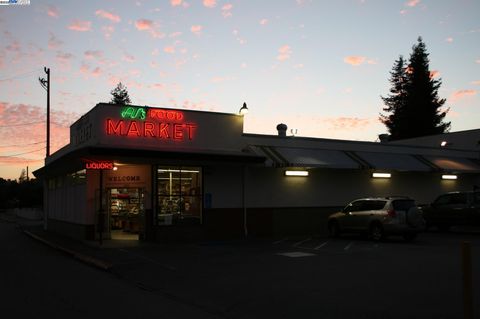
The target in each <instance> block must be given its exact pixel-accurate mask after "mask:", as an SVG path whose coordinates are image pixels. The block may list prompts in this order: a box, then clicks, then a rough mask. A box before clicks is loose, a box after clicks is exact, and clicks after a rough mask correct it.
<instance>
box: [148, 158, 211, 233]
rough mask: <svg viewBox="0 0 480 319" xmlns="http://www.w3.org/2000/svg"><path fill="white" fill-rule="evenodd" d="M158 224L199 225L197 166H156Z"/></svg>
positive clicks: (199, 197) (199, 175)
mask: <svg viewBox="0 0 480 319" xmlns="http://www.w3.org/2000/svg"><path fill="white" fill-rule="evenodd" d="M157 176H158V177H157V186H158V215H157V223H158V225H173V224H199V223H200V222H201V216H202V179H201V177H202V175H201V169H200V167H159V168H158V170H157Z"/></svg>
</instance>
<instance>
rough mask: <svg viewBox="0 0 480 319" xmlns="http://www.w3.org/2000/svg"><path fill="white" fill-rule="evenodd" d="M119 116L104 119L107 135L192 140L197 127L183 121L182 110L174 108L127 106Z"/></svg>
mask: <svg viewBox="0 0 480 319" xmlns="http://www.w3.org/2000/svg"><path fill="white" fill-rule="evenodd" d="M120 116H121V117H122V119H112V118H108V119H106V122H105V131H106V133H107V135H110V136H112V135H113V136H128V137H144V138H158V139H164V140H174V141H183V140H193V138H194V135H195V130H196V128H197V125H195V124H194V123H188V122H185V121H184V114H183V112H181V111H175V110H164V109H156V108H150V109H145V108H143V107H133V106H129V107H125V108H124V109H123V110H122V111H121V112H120Z"/></svg>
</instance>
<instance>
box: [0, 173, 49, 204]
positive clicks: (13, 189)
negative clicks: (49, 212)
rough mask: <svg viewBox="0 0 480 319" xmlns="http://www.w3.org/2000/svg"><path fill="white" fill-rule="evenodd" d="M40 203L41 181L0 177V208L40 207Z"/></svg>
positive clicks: (41, 198)
mask: <svg viewBox="0 0 480 319" xmlns="http://www.w3.org/2000/svg"><path fill="white" fill-rule="evenodd" d="M42 205H43V185H42V182H41V181H39V180H37V179H29V180H23V181H17V180H10V179H3V178H0V209H8V208H23V207H42Z"/></svg>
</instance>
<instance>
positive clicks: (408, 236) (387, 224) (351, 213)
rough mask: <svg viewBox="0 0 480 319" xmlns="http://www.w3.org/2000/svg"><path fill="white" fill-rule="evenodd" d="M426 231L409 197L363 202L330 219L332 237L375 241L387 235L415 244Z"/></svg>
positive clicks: (352, 204) (354, 202)
mask: <svg viewBox="0 0 480 319" xmlns="http://www.w3.org/2000/svg"><path fill="white" fill-rule="evenodd" d="M424 229H425V221H424V219H423V217H422V215H421V212H420V210H419V209H418V207H417V205H416V204H415V200H413V199H411V198H408V197H399V196H396V197H382V198H362V199H357V200H354V201H352V202H351V203H349V204H348V205H347V206H345V208H344V209H343V210H342V211H340V212H337V213H334V214H332V215H330V216H329V218H328V231H329V234H330V236H332V237H337V236H339V235H340V234H342V233H364V234H368V235H369V237H370V238H371V239H373V240H375V241H379V240H382V239H384V238H385V237H386V236H388V235H401V236H403V238H404V239H405V240H407V241H410V240H413V239H415V238H416V237H417V234H418V233H419V232H421V231H423V230H424Z"/></svg>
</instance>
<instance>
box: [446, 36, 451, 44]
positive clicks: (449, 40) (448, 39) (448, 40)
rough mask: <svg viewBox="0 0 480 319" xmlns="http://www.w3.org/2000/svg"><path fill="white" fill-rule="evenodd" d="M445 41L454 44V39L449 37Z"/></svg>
mask: <svg viewBox="0 0 480 319" xmlns="http://www.w3.org/2000/svg"><path fill="white" fill-rule="evenodd" d="M445 41H447V42H448V43H452V42H453V38H452V37H448V38H446V39H445Z"/></svg>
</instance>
